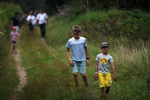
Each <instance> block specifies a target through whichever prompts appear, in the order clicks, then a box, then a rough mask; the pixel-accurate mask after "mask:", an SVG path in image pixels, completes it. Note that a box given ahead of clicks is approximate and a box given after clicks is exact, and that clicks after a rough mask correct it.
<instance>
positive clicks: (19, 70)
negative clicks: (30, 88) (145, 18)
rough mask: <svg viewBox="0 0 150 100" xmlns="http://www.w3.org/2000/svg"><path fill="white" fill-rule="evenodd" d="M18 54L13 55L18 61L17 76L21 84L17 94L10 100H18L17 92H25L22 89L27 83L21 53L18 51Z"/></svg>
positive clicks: (13, 94)
mask: <svg viewBox="0 0 150 100" xmlns="http://www.w3.org/2000/svg"><path fill="white" fill-rule="evenodd" d="M17 52H18V54H13V57H14V60H15V61H16V65H17V66H16V67H17V74H18V76H19V80H20V83H19V85H18V86H17V88H16V89H15V91H16V92H14V93H12V97H11V99H10V100H16V99H17V92H23V90H22V88H23V87H24V86H25V85H26V83H27V77H26V76H27V73H26V71H25V69H24V68H23V67H21V59H20V51H19V50H17Z"/></svg>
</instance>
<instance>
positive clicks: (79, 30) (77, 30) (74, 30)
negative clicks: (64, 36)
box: [72, 25, 81, 33]
mask: <svg viewBox="0 0 150 100" xmlns="http://www.w3.org/2000/svg"><path fill="white" fill-rule="evenodd" d="M72 32H76V33H79V32H81V27H80V26H79V25H74V26H73V27H72Z"/></svg>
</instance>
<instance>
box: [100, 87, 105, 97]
mask: <svg viewBox="0 0 150 100" xmlns="http://www.w3.org/2000/svg"><path fill="white" fill-rule="evenodd" d="M101 92H102V96H103V98H105V93H104V87H102V88H101Z"/></svg>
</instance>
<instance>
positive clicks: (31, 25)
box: [27, 11, 36, 35]
mask: <svg viewBox="0 0 150 100" xmlns="http://www.w3.org/2000/svg"><path fill="white" fill-rule="evenodd" d="M27 23H28V25H29V30H30V33H31V35H33V31H34V25H35V23H36V19H35V16H34V15H33V11H30V12H29V15H28V16H27Z"/></svg>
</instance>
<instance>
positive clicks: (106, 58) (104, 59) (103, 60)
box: [95, 53, 114, 73]
mask: <svg viewBox="0 0 150 100" xmlns="http://www.w3.org/2000/svg"><path fill="white" fill-rule="evenodd" d="M95 60H96V61H98V72H100V73H109V72H110V71H109V64H110V63H111V62H114V61H113V58H112V56H110V55H109V54H108V55H103V54H102V53H100V54H98V55H97V56H96V59H95Z"/></svg>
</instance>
